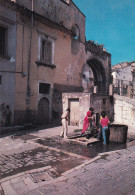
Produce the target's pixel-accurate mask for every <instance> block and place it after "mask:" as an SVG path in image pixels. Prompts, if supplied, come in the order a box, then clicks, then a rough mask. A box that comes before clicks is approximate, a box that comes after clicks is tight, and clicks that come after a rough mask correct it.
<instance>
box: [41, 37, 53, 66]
mask: <svg viewBox="0 0 135 195" xmlns="http://www.w3.org/2000/svg"><path fill="white" fill-rule="evenodd" d="M53 44H54V41H53V40H52V39H50V38H48V37H47V36H41V37H40V61H41V62H43V63H45V64H49V65H51V64H53V48H54V46H53Z"/></svg>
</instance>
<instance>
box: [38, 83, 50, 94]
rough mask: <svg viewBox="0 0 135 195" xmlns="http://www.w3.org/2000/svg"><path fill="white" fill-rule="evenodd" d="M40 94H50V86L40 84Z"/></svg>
mask: <svg viewBox="0 0 135 195" xmlns="http://www.w3.org/2000/svg"><path fill="white" fill-rule="evenodd" d="M39 93H42V94H49V93H50V84H46V83H39Z"/></svg>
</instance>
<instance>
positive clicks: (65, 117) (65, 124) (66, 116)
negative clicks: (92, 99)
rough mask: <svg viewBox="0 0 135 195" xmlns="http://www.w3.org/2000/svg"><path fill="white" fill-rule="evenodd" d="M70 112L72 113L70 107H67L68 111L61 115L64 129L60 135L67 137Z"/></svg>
mask: <svg viewBox="0 0 135 195" xmlns="http://www.w3.org/2000/svg"><path fill="white" fill-rule="evenodd" d="M69 113H70V109H69V108H67V109H66V111H65V112H64V113H63V114H62V115H61V119H62V121H61V122H62V127H63V129H62V131H61V134H60V136H61V137H64V138H65V139H66V138H67V134H68V119H69Z"/></svg>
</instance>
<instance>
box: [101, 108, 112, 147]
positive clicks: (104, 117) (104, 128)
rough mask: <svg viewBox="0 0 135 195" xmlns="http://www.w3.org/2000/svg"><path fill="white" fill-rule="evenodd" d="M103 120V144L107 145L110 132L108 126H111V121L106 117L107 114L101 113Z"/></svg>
mask: <svg viewBox="0 0 135 195" xmlns="http://www.w3.org/2000/svg"><path fill="white" fill-rule="evenodd" d="M101 116H102V119H101V121H100V122H101V126H102V135H103V143H104V145H106V132H107V131H108V125H109V124H110V121H109V119H108V117H106V113H105V112H102V113H101Z"/></svg>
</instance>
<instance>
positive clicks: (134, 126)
mask: <svg viewBox="0 0 135 195" xmlns="http://www.w3.org/2000/svg"><path fill="white" fill-rule="evenodd" d="M114 122H115V123H119V124H125V125H128V133H129V134H135V100H133V99H130V98H128V97H123V96H119V95H114Z"/></svg>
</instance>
